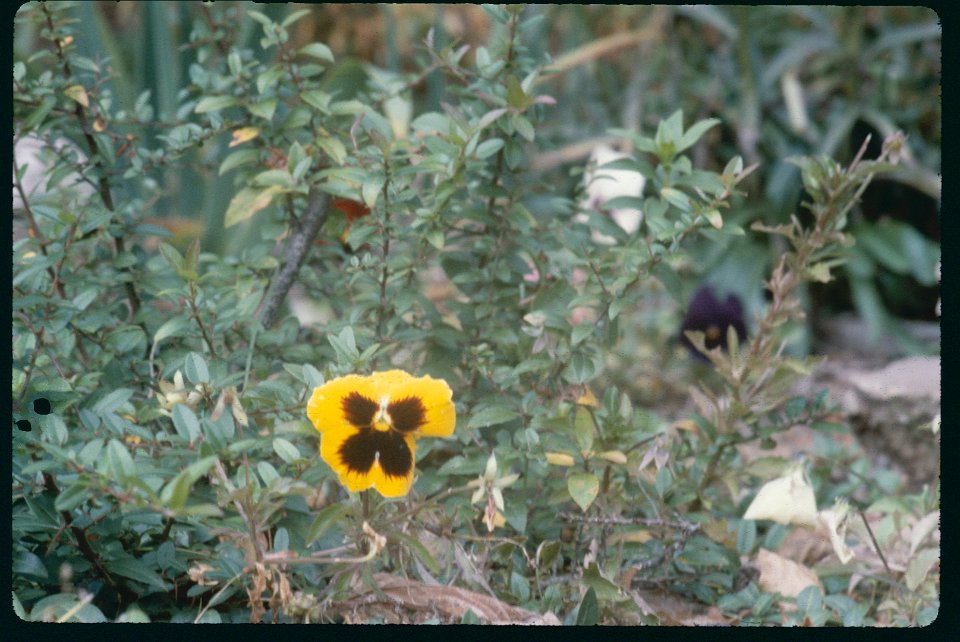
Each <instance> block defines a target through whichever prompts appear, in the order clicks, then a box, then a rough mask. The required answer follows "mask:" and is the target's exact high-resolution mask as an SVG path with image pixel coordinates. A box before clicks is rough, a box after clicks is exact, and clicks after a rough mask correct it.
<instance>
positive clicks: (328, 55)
mask: <svg viewBox="0 0 960 642" xmlns="http://www.w3.org/2000/svg"><path fill="white" fill-rule="evenodd" d="M299 53H300V55H303V56H310V57H311V58H317V59H319V60H326V61H327V62H334V58H333V52H332V51H330V47H328V46H327V45H325V44H323V43H322V42H311V43H310V44H309V45H306V46H304V47H301V48H300V51H299Z"/></svg>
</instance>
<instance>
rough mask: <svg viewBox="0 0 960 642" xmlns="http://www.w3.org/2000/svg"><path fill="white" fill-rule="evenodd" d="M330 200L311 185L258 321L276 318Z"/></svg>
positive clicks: (262, 321)
mask: <svg viewBox="0 0 960 642" xmlns="http://www.w3.org/2000/svg"><path fill="white" fill-rule="evenodd" d="M329 200H330V197H329V196H327V195H326V194H325V193H323V192H321V191H320V190H319V189H317V188H316V187H313V188H311V189H310V201H309V204H308V205H307V211H306V212H305V213H304V215H303V217H302V218H301V219H300V228H299V229H298V230H297V231H296V232H294V234H293V236H291V237H290V241H289V242H288V243H287V249H286V252H285V254H286V263H284V265H283V267H282V268H280V271H279V273H277V278H276V280H275V281H274V283H273V287H272V288H271V289H270V292H269V293H268V294H267V297H266V298H265V299H264V301H263V302H262V303H261V305H262V306H263V312H262V314H260V322H261V323H262V324H263V327H265V328H269V327H270V326H271V325H273V322H274V321H275V320H276V316H277V312H278V311H279V310H280V304H281V303H283V301H284V299H286V297H287V293H288V292H289V291H290V288H291V287H292V286H293V282H294V281H295V280H296V277H297V272H299V271H300V266H301V265H303V260H304V258H306V256H307V250H308V249H310V246H311V244H312V243H313V239H314V238H315V237H316V236H317V233H319V232H320V227H321V226H322V225H323V223H324V221H326V220H327V212H328V211H329V210H328V207H327V205H328V202H329Z"/></svg>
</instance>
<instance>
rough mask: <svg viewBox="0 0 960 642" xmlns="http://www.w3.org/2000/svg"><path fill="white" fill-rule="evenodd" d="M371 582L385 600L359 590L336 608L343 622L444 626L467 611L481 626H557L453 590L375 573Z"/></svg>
mask: <svg viewBox="0 0 960 642" xmlns="http://www.w3.org/2000/svg"><path fill="white" fill-rule="evenodd" d="M373 578H374V581H375V582H376V583H377V586H378V587H379V588H380V591H381V593H383V595H384V596H385V598H384V597H383V596H380V595H378V594H377V593H375V592H373V591H370V590H368V589H366V588H364V589H361V590H362V591H363V592H362V593H360V594H359V595H357V596H356V597H354V598H352V599H350V600H347V601H345V602H342V603H340V604H338V605H337V610H338V611H342V612H343V614H344V620H345V621H347V622H357V623H360V622H365V621H367V620H368V619H369V617H366V616H376V617H380V618H383V619H384V621H386V622H389V623H405V624H409V623H415V622H420V621H423V620H425V619H427V618H429V617H431V616H437V617H439V618H440V619H441V620H442V621H445V622H451V623H459V622H460V621H461V620H462V619H463V616H464V614H465V613H466V612H467V610H470V611H473V613H474V614H475V615H476V616H477V617H478V618H479V619H480V621H481V622H483V623H484V624H531V625H549V626H559V625H560V620H559V619H558V618H557V616H556V615H554V614H553V613H550V612H549V611H548V612H547V613H544V614H540V613H536V612H534V611H528V610H526V609H521V608H518V607H515V606H511V605H509V604H507V603H505V602H502V601H501V600H498V599H496V598H494V597H491V596H489V595H483V594H482V593H476V592H474V591H470V590H467V589H462V588H459V587H456V586H430V585H428V584H424V583H423V582H419V581H417V580H410V579H404V578H402V577H395V576H393V575H390V574H389V573H376V574H374V576H373Z"/></svg>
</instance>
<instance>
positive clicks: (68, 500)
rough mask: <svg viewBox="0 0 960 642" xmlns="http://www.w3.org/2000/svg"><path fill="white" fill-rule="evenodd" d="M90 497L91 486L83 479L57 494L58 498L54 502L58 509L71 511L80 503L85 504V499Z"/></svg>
mask: <svg viewBox="0 0 960 642" xmlns="http://www.w3.org/2000/svg"><path fill="white" fill-rule="evenodd" d="M90 497H91V493H90V488H89V486H88V485H87V483H86V482H83V481H76V482H74V483H72V484H70V485H69V486H67V487H66V489H64V490H63V492H61V493H60V494H59V495H57V499H56V501H55V502H54V503H53V506H54V508H56V509H57V510H58V511H67V512H69V511H72V510H73V509H74V508H76V507H77V506H79V505H80V504H83V503H84V502H85V501H87V500H88V499H90Z"/></svg>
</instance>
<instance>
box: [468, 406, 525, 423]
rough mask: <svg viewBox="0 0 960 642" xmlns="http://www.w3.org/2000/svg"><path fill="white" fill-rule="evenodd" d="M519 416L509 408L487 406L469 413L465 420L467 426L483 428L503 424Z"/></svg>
mask: <svg viewBox="0 0 960 642" xmlns="http://www.w3.org/2000/svg"><path fill="white" fill-rule="evenodd" d="M519 416H520V415H519V414H517V413H516V412H515V411H513V410H511V409H510V408H504V407H503V406H487V407H486V408H482V409H480V410H478V411H476V412H474V413H473V414H472V415H470V419H469V420H468V421H467V428H485V427H486V426H496V425H497V424H505V423H507V422H508V421H513V420H514V419H516V418H517V417H519Z"/></svg>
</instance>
